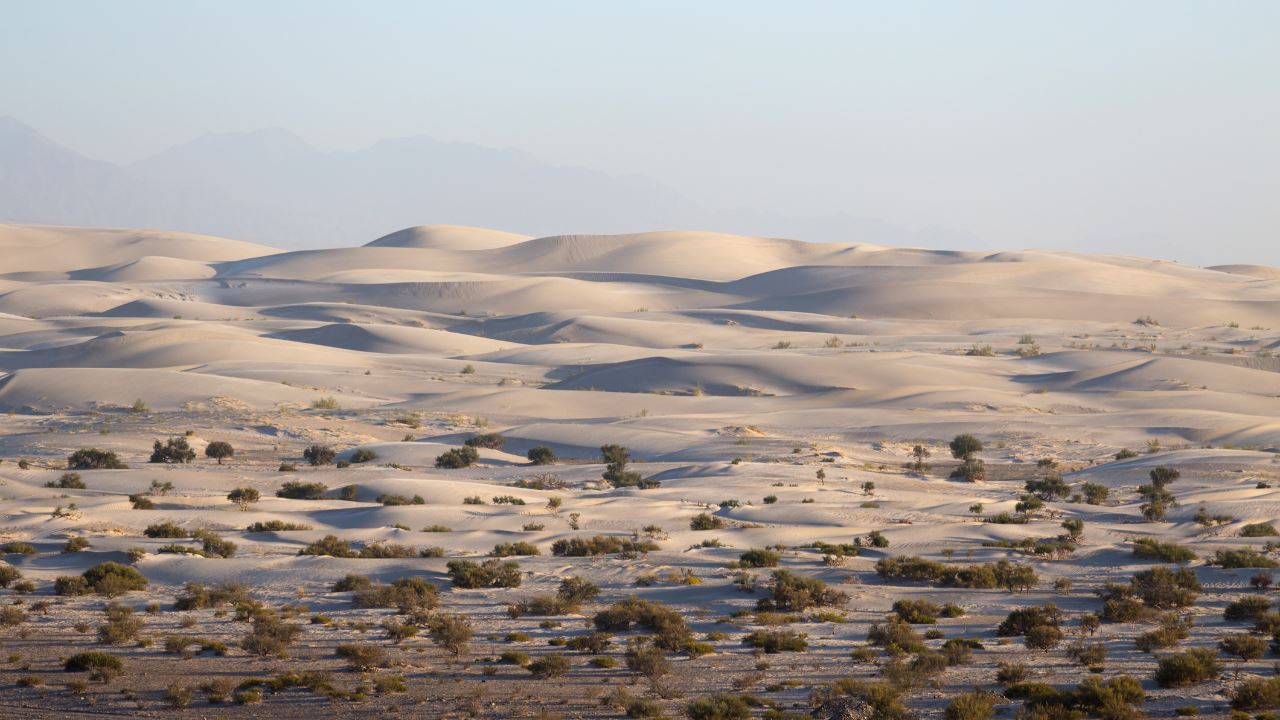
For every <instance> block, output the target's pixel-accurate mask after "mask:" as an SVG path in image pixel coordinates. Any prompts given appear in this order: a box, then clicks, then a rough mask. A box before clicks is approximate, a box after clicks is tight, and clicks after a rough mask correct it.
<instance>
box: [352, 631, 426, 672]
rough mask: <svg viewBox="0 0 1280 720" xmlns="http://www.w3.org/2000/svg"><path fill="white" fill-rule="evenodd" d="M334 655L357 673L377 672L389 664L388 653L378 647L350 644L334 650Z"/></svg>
mask: <svg viewBox="0 0 1280 720" xmlns="http://www.w3.org/2000/svg"><path fill="white" fill-rule="evenodd" d="M415 629H416V628H415ZM334 654H335V655H337V656H338V657H340V658H342V659H343V660H346V661H347V665H348V666H349V667H350V668H351V669H352V670H355V671H357V672H369V671H370V670H376V669H378V668H380V667H382V666H383V665H385V664H386V662H387V653H386V651H384V650H383V649H382V648H381V647H379V646H377V645H368V644H348V645H339V646H338V647H336V648H334Z"/></svg>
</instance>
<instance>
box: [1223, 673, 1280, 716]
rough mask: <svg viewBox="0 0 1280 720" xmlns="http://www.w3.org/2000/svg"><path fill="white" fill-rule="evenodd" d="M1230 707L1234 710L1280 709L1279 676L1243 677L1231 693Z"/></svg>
mask: <svg viewBox="0 0 1280 720" xmlns="http://www.w3.org/2000/svg"><path fill="white" fill-rule="evenodd" d="M1231 707H1233V708H1235V709H1236V710H1277V709H1280V676H1273V677H1269V678H1259V677H1252V678H1247V679H1245V680H1244V681H1243V682H1241V683H1240V684H1239V685H1237V686H1236V689H1235V692H1234V693H1232V695H1231Z"/></svg>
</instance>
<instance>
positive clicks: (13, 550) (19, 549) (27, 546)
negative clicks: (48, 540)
mask: <svg viewBox="0 0 1280 720" xmlns="http://www.w3.org/2000/svg"><path fill="white" fill-rule="evenodd" d="M39 552H40V551H39V550H36V546H35V545H32V544H31V543H25V542H20V541H16V540H15V541H12V542H7V543H4V544H3V545H0V553H3V554H5V555H35V554H37V553H39Z"/></svg>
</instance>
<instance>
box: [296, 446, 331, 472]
mask: <svg viewBox="0 0 1280 720" xmlns="http://www.w3.org/2000/svg"><path fill="white" fill-rule="evenodd" d="M337 456H338V453H337V452H336V451H334V449H333V448H331V447H329V446H328V445H311V446H308V447H307V449H305V450H303V451H302V459H303V460H306V461H307V463H308V464H310V465H311V466H313V467H315V466H318V465H329V464H332V463H333V459H334V458H336V457H337Z"/></svg>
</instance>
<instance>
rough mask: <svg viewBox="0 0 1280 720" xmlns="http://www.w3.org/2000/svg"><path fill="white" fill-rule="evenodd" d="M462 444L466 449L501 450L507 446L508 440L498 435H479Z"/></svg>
mask: <svg viewBox="0 0 1280 720" xmlns="http://www.w3.org/2000/svg"><path fill="white" fill-rule="evenodd" d="M462 444H463V445H464V446H466V447H473V448H488V449H490V450H501V449H502V446H503V445H506V444H507V439H506V438H504V437H502V435H500V434H498V433H478V434H476V435H472V436H471V437H469V438H467V440H466V442H464V443H462Z"/></svg>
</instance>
